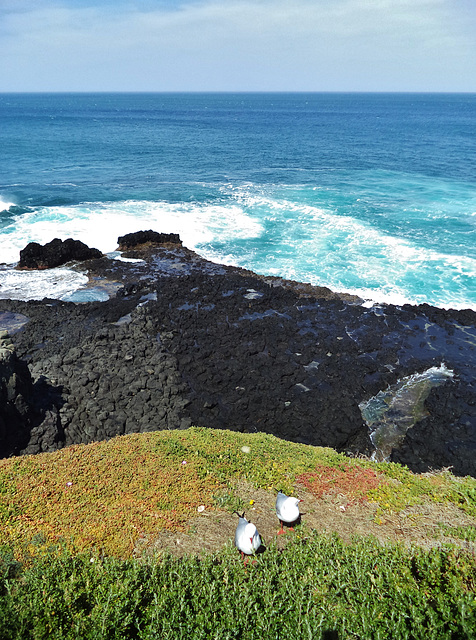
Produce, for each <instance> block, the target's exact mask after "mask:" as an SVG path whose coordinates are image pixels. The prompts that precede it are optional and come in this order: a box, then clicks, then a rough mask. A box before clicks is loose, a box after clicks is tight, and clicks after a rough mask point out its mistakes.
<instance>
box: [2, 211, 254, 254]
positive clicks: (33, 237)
mask: <svg viewBox="0 0 476 640" xmlns="http://www.w3.org/2000/svg"><path fill="white" fill-rule="evenodd" d="M141 229H153V230H154V231H159V232H161V233H178V234H179V235H180V237H181V239H182V241H183V242H184V244H185V246H187V247H188V248H190V249H194V248H196V246H197V245H198V244H204V243H208V242H212V241H214V240H216V239H225V238H226V239H230V238H248V237H254V236H256V235H257V234H259V233H260V231H261V226H260V224H259V223H257V222H255V221H253V220H252V219H250V218H249V217H248V216H247V215H246V214H245V213H243V210H242V209H241V208H240V207H238V206H231V207H230V206H220V205H198V204H190V203H180V204H170V203H166V202H149V201H126V202H118V203H86V204H83V205H76V206H71V207H44V208H40V209H37V210H35V211H32V212H28V213H24V214H22V215H19V216H15V219H14V220H13V222H12V224H11V225H9V226H7V227H5V228H4V229H3V230H2V233H3V234H5V237H6V240H7V241H5V240H4V241H3V242H2V243H1V245H0V262H3V263H7V264H13V263H15V262H17V261H18V260H19V255H20V251H21V249H23V248H24V247H25V245H26V244H28V242H38V243H39V244H46V243H47V242H50V241H51V240H53V238H60V239H61V240H66V239H67V238H74V239H75V240H81V241H82V242H84V243H85V244H87V245H88V246H90V247H94V248H96V249H99V250H100V251H102V252H103V253H109V252H112V251H114V250H115V249H116V247H117V238H118V237H119V236H122V235H125V234H127V233H132V232H135V231H139V230H141Z"/></svg>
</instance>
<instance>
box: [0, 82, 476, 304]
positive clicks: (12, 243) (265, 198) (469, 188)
mask: <svg viewBox="0 0 476 640" xmlns="http://www.w3.org/2000/svg"><path fill="white" fill-rule="evenodd" d="M141 229H153V230H156V231H159V232H164V233H172V232H173V233H179V234H180V237H181V239H182V240H183V243H184V245H185V246H187V247H188V248H190V249H194V250H195V251H197V252H198V253H199V254H200V255H202V256H203V257H205V258H208V259H210V260H212V261H215V262H220V263H224V264H232V265H236V266H241V267H245V268H247V269H251V270H252V271H255V272H257V273H260V274H272V275H276V276H281V277H283V278H288V279H293V280H298V281H302V282H310V283H312V284H315V285H321V286H327V287H329V288H331V289H332V290H334V291H341V292H350V293H354V294H357V295H359V296H361V297H362V298H363V299H365V300H367V301H368V302H369V304H371V303H372V302H377V303H380V302H388V303H393V304H397V305H401V304H404V303H411V304H420V303H428V304H431V305H435V306H438V307H443V308H455V309H464V308H471V309H475V310H476V94H354V93H352V94H336V93H329V94H325V93H312V94H305V93H297V94H286V93H279V94H272V93H262V94H259V93H253V94H245V93H236V94H233V93H223V94H220V93H209V94H205V93H203V94H200V93H189V94H187V93H183V94H178V93H177V94H107V93H103V94H0V263H2V266H1V268H0V298H9V297H10V298H20V299H29V298H42V297H44V296H50V297H57V298H61V299H70V298H71V296H72V295H73V294H74V292H75V291H76V290H77V289H78V288H79V287H81V286H83V284H84V282H85V277H84V276H82V275H81V274H77V273H76V272H71V271H68V270H67V269H64V268H62V269H58V270H53V271H52V272H49V273H46V272H39V273H28V272H18V271H15V270H14V269H13V267H14V266H15V263H16V262H17V261H18V259H19V252H20V250H21V249H23V248H24V247H25V245H26V244H27V243H28V242H31V241H35V242H39V243H41V244H44V243H46V242H49V241H50V240H52V239H53V238H61V239H66V238H69V237H71V238H74V239H78V240H82V241H83V242H85V243H86V244H88V245H89V246H91V247H96V248H98V249H100V250H102V251H103V252H105V253H109V252H113V251H114V250H115V249H116V247H117V238H118V236H121V235H124V234H125V233H129V232H132V231H138V230H141Z"/></svg>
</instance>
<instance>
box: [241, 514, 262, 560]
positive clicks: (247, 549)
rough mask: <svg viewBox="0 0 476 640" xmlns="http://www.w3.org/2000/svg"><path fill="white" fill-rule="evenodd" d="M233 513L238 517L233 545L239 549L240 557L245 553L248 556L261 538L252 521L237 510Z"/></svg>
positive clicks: (256, 547)
mask: <svg viewBox="0 0 476 640" xmlns="http://www.w3.org/2000/svg"><path fill="white" fill-rule="evenodd" d="M235 513H236V515H237V516H238V518H239V520H238V526H237V527H236V531H235V546H236V548H237V549H238V550H239V551H241V557H242V558H244V556H245V555H247V556H250V555H252V554H253V553H255V551H257V550H258V549H259V548H260V546H261V538H260V537H259V533H258V529H257V528H256V526H255V525H254V524H253V523H252V522H248V520H247V519H246V518H245V514H244V513H243V514H242V515H240V514H239V513H238V511H235ZM247 560H248V558H246V560H245V564H246V561H247Z"/></svg>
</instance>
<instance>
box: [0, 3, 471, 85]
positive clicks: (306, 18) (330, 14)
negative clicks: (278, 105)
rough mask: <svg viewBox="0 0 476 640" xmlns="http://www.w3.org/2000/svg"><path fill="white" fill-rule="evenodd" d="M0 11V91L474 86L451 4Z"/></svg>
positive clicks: (0, 7) (463, 31)
mask: <svg viewBox="0 0 476 640" xmlns="http://www.w3.org/2000/svg"><path fill="white" fill-rule="evenodd" d="M14 6H17V7H19V8H20V10H18V11H14V10H13V7H14ZM2 12H3V18H0V20H1V24H2V26H1V27H0V46H1V48H2V52H3V54H2V57H3V59H4V60H6V61H7V64H4V65H3V67H2V70H0V90H12V91H13V90H19V91H28V90H32V91H38V90H44V91H48V90H104V91H107V90H113V91H120V90H132V91H134V90H135V91H148V90H150V91H162V90H163V91H168V90H310V91H319V90H371V91H377V90H408V91H412V90H413V91H415V90H422V91H425V90H426V91H432V90H447V91H452V90H453V91H457V90H466V91H469V90H473V91H474V90H476V86H475V80H474V79H475V78H476V36H475V35H474V31H473V30H471V29H470V28H468V13H469V9H468V10H465V11H460V12H458V11H457V9H456V8H455V3H454V2H452V0H312V1H311V0H229V1H227V2H226V3H225V2H219V1H218V0H202V1H198V2H171V0H168V1H165V0H164V1H163V2H153V1H152V0H136V1H135V2H133V1H132V0H131V1H129V2H124V3H122V4H120V3H117V2H116V3H111V2H104V1H103V2H102V3H100V2H98V3H95V4H91V3H88V2H86V1H85V0H83V1H80V0H76V2H74V3H73V2H69V3H65V2H64V3H63V4H51V5H48V4H43V5H42V6H38V4H37V3H32V2H29V1H28V0H16V1H15V3H14V2H13V1H12V0H0V16H1V13H2ZM472 17H474V15H473V16H472Z"/></svg>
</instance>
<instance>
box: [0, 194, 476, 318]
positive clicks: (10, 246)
mask: <svg viewBox="0 0 476 640" xmlns="http://www.w3.org/2000/svg"><path fill="white" fill-rule="evenodd" d="M269 189H271V187H270V188H269ZM269 189H266V188H259V189H258V188H257V187H256V186H255V185H244V186H241V187H239V188H237V187H233V186H232V185H227V186H225V187H223V188H222V193H223V194H224V198H225V200H224V204H220V203H219V204H202V203H196V202H181V203H168V202H151V201H134V200H130V201H124V202H115V203H85V204H82V205H76V206H70V207H44V208H39V209H37V210H34V211H31V212H28V213H24V214H22V215H18V216H15V217H14V220H13V222H12V224H11V225H10V226H7V227H4V228H3V229H2V230H1V235H0V238H1V239H2V241H1V242H0V262H5V263H8V264H12V263H14V262H16V261H17V260H18V259H19V253H20V250H21V249H23V248H24V247H25V245H26V244H27V243H28V242H31V241H35V242H39V243H40V244H45V243H46V242H50V241H51V240H52V239H53V238H56V237H58V238H61V239H63V240H65V239H66V238H74V239H78V240H81V241H83V242H85V243H86V244H87V245H88V246H90V247H95V248H98V249H100V250H101V251H102V252H104V253H110V252H113V251H114V250H115V249H116V247H117V238H118V236H121V235H125V234H126V233H131V232H135V231H138V230H141V229H153V230H155V231H159V232H162V233H178V234H179V235H180V237H181V239H182V241H183V243H184V245H185V246H186V247H188V248H190V249H194V250H196V251H197V252H198V253H199V254H200V255H202V256H203V257H204V258H207V259H209V260H211V261H213V262H217V263H222V264H228V265H234V266H240V267H244V268H248V269H251V270H253V271H256V272H258V273H262V274H264V275H277V276H280V277H283V278H287V279H292V280H297V281H301V282H310V283H311V284H313V285H317V286H327V287H329V288H331V289H333V290H334V291H341V292H348V293H352V294H355V295H358V296H359V297H360V298H362V299H364V300H367V301H369V304H370V302H375V303H377V304H379V303H392V304H396V305H402V304H405V303H410V304H421V303H424V302H428V303H430V304H434V305H437V306H440V307H443V308H454V309H463V308H468V307H475V306H476V301H475V302H474V303H472V302H471V294H470V287H471V280H473V281H475V280H476V260H475V259H473V258H470V257H467V256H466V257H465V256H460V255H451V254H445V253H443V251H436V250H433V249H431V248H428V247H424V246H420V245H419V244H418V239H417V238H416V239H415V240H414V241H413V240H410V239H407V238H403V237H397V236H395V235H391V234H389V233H385V232H383V231H382V230H380V229H379V228H377V227H375V226H372V225H371V224H370V223H366V222H365V221H361V220H359V219H356V218H354V217H352V216H351V215H343V214H341V213H340V212H338V211H331V210H327V209H323V208H319V207H317V206H313V205H310V204H303V203H296V202H293V201H290V200H286V199H284V198H283V199H278V198H276V197H275V194H274V193H273V192H272V191H271V195H269V193H270V191H269ZM248 239H251V240H253V242H249V243H248V242H246V240H248Z"/></svg>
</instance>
